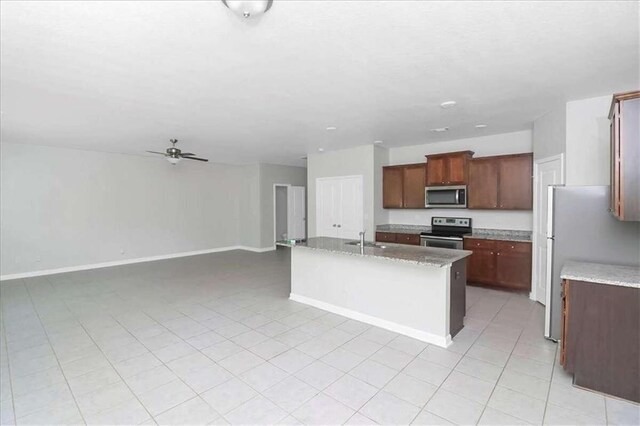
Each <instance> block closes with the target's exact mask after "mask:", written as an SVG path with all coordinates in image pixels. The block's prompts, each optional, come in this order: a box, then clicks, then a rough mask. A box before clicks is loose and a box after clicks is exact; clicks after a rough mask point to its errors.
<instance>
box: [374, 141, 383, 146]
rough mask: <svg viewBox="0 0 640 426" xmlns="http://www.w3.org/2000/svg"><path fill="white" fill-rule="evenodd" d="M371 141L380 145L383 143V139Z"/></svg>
mask: <svg viewBox="0 0 640 426" xmlns="http://www.w3.org/2000/svg"><path fill="white" fill-rule="evenodd" d="M373 143H374V144H375V145H381V144H383V143H384V142H383V141H373Z"/></svg>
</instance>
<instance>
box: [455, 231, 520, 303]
mask: <svg viewBox="0 0 640 426" xmlns="http://www.w3.org/2000/svg"><path fill="white" fill-rule="evenodd" d="M464 249H465V250H471V251H473V254H472V255H471V256H470V257H469V258H468V260H467V279H468V281H469V282H470V283H475V284H484V285H488V286H491V287H502V288H507V289H511V290H523V291H529V290H531V243H529V242H512V241H498V240H485V239H475V238H465V240H464Z"/></svg>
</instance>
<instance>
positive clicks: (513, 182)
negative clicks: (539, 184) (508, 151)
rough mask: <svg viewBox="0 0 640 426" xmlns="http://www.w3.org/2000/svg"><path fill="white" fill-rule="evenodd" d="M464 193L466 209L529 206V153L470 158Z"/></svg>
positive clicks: (530, 193)
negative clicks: (465, 195) (467, 179)
mask: <svg viewBox="0 0 640 426" xmlns="http://www.w3.org/2000/svg"><path fill="white" fill-rule="evenodd" d="M468 194H469V195H468V199H467V206H468V207H469V208H470V209H503V210H531V209H533V154H531V153H526V154H514V155H501V156H496V157H482V158H474V159H472V160H470V161H469V184H468Z"/></svg>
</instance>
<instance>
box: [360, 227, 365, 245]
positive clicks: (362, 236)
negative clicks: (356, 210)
mask: <svg viewBox="0 0 640 426" xmlns="http://www.w3.org/2000/svg"><path fill="white" fill-rule="evenodd" d="M365 233H366V231H360V247H364V234H365Z"/></svg>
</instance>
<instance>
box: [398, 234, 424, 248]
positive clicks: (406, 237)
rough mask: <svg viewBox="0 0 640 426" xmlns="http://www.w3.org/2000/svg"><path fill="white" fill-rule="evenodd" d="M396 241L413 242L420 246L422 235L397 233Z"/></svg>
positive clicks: (412, 243) (400, 242)
mask: <svg viewBox="0 0 640 426" xmlns="http://www.w3.org/2000/svg"><path fill="white" fill-rule="evenodd" d="M396 243H398V244H411V245H414V246H419V245H420V235H419V234H396Z"/></svg>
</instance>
